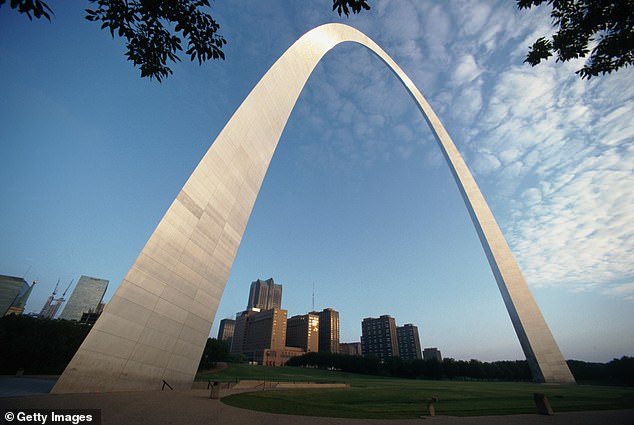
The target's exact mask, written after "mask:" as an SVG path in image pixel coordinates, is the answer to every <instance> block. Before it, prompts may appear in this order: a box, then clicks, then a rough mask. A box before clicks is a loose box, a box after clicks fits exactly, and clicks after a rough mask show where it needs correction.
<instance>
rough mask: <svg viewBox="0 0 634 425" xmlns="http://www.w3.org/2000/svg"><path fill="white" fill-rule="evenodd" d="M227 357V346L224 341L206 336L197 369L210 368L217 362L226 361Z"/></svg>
mask: <svg viewBox="0 0 634 425" xmlns="http://www.w3.org/2000/svg"><path fill="white" fill-rule="evenodd" d="M229 358H230V356H229V346H228V345H227V343H226V341H222V340H218V339H216V338H207V343H206V344H205V349H204V350H203V355H202V357H201V358H200V363H199V364H198V370H208V369H211V368H213V367H214V366H215V365H216V363H217V362H226V361H228V360H229Z"/></svg>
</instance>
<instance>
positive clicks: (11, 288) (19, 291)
mask: <svg viewBox="0 0 634 425" xmlns="http://www.w3.org/2000/svg"><path fill="white" fill-rule="evenodd" d="M34 285H35V282H33V285H31V286H29V284H28V283H27V282H26V280H24V279H23V278H21V277H15V276H6V275H0V317H2V316H5V315H9V314H18V315H19V314H22V312H23V311H24V306H25V305H26V302H27V300H28V298H29V295H30V294H31V290H32V289H33V286H34Z"/></svg>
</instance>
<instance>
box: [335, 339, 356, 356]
mask: <svg viewBox="0 0 634 425" xmlns="http://www.w3.org/2000/svg"><path fill="white" fill-rule="evenodd" d="M339 354H346V355H348V356H360V355H361V343H360V342H340V343H339Z"/></svg>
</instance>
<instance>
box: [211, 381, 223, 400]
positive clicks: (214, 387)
mask: <svg viewBox="0 0 634 425" xmlns="http://www.w3.org/2000/svg"><path fill="white" fill-rule="evenodd" d="M209 387H210V388H211V391H210V392H209V398H211V399H219V398H220V383H219V382H218V381H214V382H213V383H212V382H210V383H209Z"/></svg>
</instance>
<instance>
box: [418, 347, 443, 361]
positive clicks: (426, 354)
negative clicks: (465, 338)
mask: <svg viewBox="0 0 634 425" xmlns="http://www.w3.org/2000/svg"><path fill="white" fill-rule="evenodd" d="M423 359H425V360H436V361H439V362H442V355H441V354H440V350H439V349H438V348H435V347H431V348H425V349H424V350H423Z"/></svg>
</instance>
